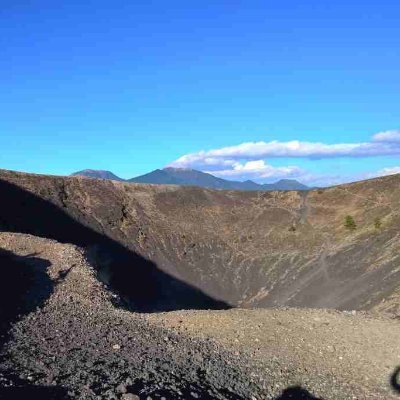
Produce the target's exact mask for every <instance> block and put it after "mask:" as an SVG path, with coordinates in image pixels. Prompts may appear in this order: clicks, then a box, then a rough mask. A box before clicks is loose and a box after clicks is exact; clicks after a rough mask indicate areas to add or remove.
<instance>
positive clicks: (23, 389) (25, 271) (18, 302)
mask: <svg viewBox="0 0 400 400" xmlns="http://www.w3.org/2000/svg"><path fill="white" fill-rule="evenodd" d="M49 266H50V262H49V261H47V260H43V259H41V258H39V257H36V255H34V254H32V255H29V256H26V257H20V256H16V255H14V254H13V253H11V252H9V251H6V250H3V249H0V274H1V279H0V363H1V361H2V360H3V356H2V348H3V346H4V344H5V343H6V342H7V340H8V338H9V329H10V328H11V325H12V323H13V322H16V321H17V320H19V319H20V318H22V317H23V316H24V315H26V314H29V313H30V312H31V311H33V310H34V309H35V308H36V307H40V306H41V305H42V304H43V303H44V302H45V301H46V299H47V298H48V297H49V296H50V295H51V293H52V292H53V284H52V281H51V280H50V279H49V277H48V275H47V273H46V271H47V268H48V267H49ZM27 396H33V398H40V399H45V400H47V399H49V400H50V399H67V398H68V397H67V391H66V389H64V388H62V387H42V386H34V385H32V384H31V383H30V382H28V381H26V380H24V379H21V378H20V377H18V376H15V374H14V372H13V371H9V370H0V399H10V400H12V399H22V398H26V397H27Z"/></svg>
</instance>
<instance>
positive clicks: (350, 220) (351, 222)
mask: <svg viewBox="0 0 400 400" xmlns="http://www.w3.org/2000/svg"><path fill="white" fill-rule="evenodd" d="M344 226H345V227H346V228H347V229H349V230H350V231H354V230H355V229H356V228H357V225H356V223H355V221H354V218H353V217H352V216H351V215H346V218H345V220H344Z"/></svg>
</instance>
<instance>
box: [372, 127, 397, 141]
mask: <svg viewBox="0 0 400 400" xmlns="http://www.w3.org/2000/svg"><path fill="white" fill-rule="evenodd" d="M372 139H373V140H374V141H375V142H388V143H398V142H400V130H399V129H395V130H392V131H385V132H379V133H376V134H375V135H374V136H373V137H372Z"/></svg>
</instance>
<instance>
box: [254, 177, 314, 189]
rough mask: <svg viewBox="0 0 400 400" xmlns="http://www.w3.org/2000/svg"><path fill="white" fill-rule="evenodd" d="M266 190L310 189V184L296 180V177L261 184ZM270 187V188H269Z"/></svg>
mask: <svg viewBox="0 0 400 400" xmlns="http://www.w3.org/2000/svg"><path fill="white" fill-rule="evenodd" d="M261 186H262V187H263V188H264V190H308V189H310V188H309V187H308V186H306V185H303V184H302V183H300V182H298V181H296V179H281V180H279V181H278V182H275V183H270V184H268V183H266V184H264V185H261ZM268 188H270V189H268Z"/></svg>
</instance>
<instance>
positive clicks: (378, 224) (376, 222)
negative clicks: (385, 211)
mask: <svg viewBox="0 0 400 400" xmlns="http://www.w3.org/2000/svg"><path fill="white" fill-rule="evenodd" d="M374 226H375V228H376V229H381V228H382V221H381V219H380V218H375V222H374Z"/></svg>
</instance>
